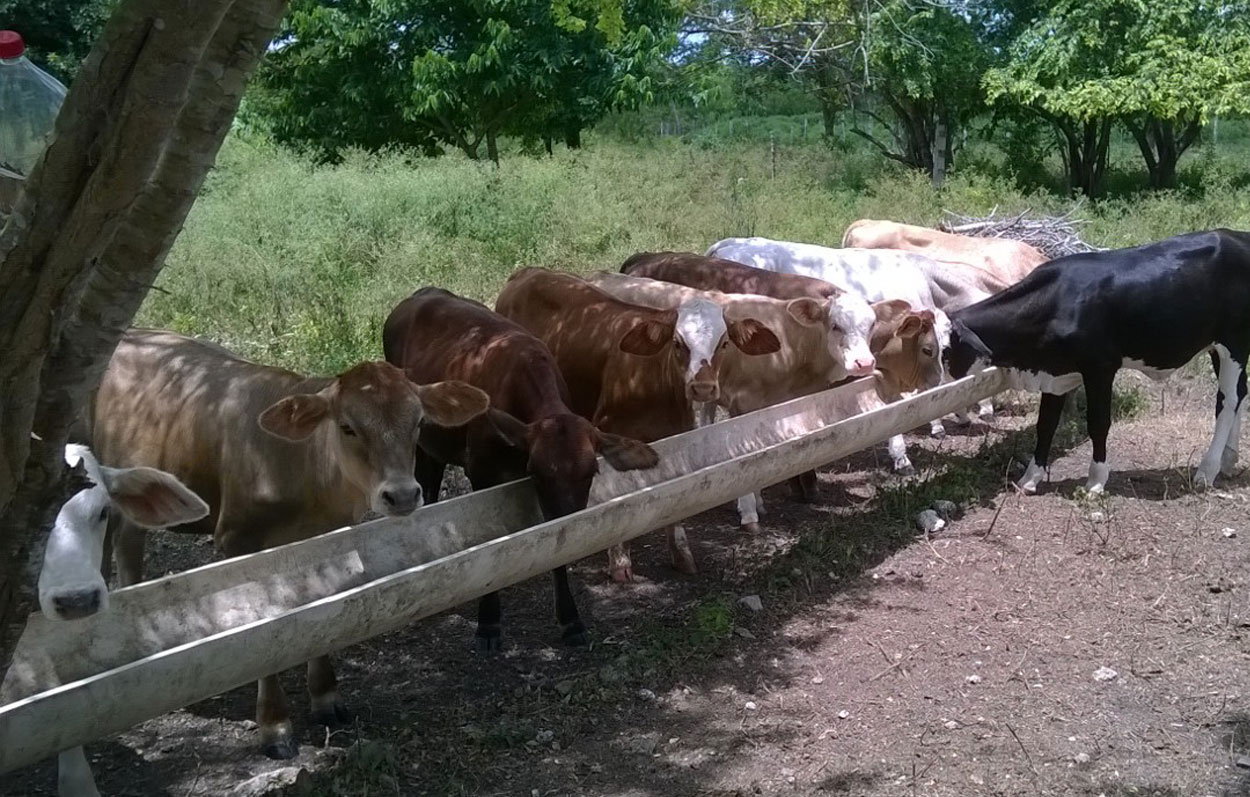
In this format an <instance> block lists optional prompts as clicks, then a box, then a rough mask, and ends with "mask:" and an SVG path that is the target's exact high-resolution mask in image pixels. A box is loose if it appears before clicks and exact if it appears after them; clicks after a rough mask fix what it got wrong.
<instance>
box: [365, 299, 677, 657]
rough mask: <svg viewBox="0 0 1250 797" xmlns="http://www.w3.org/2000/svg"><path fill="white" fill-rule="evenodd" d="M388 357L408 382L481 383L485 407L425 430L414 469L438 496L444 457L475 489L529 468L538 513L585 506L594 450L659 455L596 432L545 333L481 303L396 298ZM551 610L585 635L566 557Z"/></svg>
mask: <svg viewBox="0 0 1250 797" xmlns="http://www.w3.org/2000/svg"><path fill="white" fill-rule="evenodd" d="M382 348H383V351H384V352H385V354H386V359H387V361H388V362H391V363H394V364H395V365H398V366H400V367H401V368H403V369H404V372H405V373H407V374H408V377H409V378H410V379H412V380H413V381H414V382H430V381H436V380H443V379H457V380H460V381H464V382H468V383H469V384H471V385H473V386H474V387H478V388H481V389H482V390H485V391H486V393H487V394H488V395H489V396H490V401H491V408H490V410H488V411H487V413H486V415H483V416H482V417H479V418H475V419H474V420H472V421H470V422H469V423H468V424H466V425H465V426H462V427H458V428H455V429H439V428H429V429H425V430H423V431H422V433H421V438H420V444H421V449H422V450H421V451H418V452H417V474H418V479H419V480H420V482H421V486H422V488H423V489H424V491H425V495H426V497H427V498H428V499H429V500H431V501H433V500H436V499H437V497H438V488H439V484H440V483H441V482H442V479H443V470H444V468H445V466H446V465H448V464H452V465H459V466H461V467H463V468H464V469H465V473H466V475H467V476H468V477H469V481H470V482H471V483H472V485H473V488H474V489H481V488H484V487H490V486H492V485H496V484H503V483H504V482H508V481H512V480H514V479H520V478H523V477H524V476H526V475H529V476H531V477H533V481H534V489H535V491H536V492H537V493H538V503H539V505H540V506H541V507H542V511H543V517H545V518H546V519H548V520H551V519H554V518H557V517H563V516H564V515H568V514H572V513H573V512H577V511H579V510H581V509H585V508H586V501H587V499H588V498H589V497H590V485H591V482H593V481H594V477H595V473H597V472H598V470H599V468H598V462H597V460H596V458H595V454H596V453H598V454H601V455H602V456H603V458H604V459H606V460H607V461H608V464H610V465H611V466H612V467H614V468H616V469H617V470H637V469H640V468H652V467H655V465H656V464H657V463H658V462H659V457H658V456H657V455H656V453H655V451H653V450H652V449H651V447H650V446H649V445H647V444H646V443H642V442H639V441H637V440H633V439H630V438H628V437H620V436H619V435H614V434H609V433H608V432H601V431H599V430H598V429H596V428H595V427H594V426H593V425H592V424H591V423H590V421H588V420H586V419H585V418H583V417H582V416H580V415H576V414H574V413H573V411H572V410H570V409H569V390H568V387H566V386H565V384H564V377H562V376H561V375H560V369H559V367H558V366H557V365H556V361H555V358H554V357H552V356H551V352H550V351H548V350H547V347H546V346H545V345H543V342H542V341H540V340H539V339H538V338H536V337H534V336H533V335H531V334H530V333H529V332H527V331H526V330H525V329H524V328H522V327H521V326H520V325H519V324H517V323H516V322H514V321H510V320H508V319H507V318H504V317H503V316H501V315H499V314H498V313H496V312H494V311H493V310H491V309H490V308H488V307H487V306H486V305H484V304H481V303H480V302H475V301H473V300H472V299H466V298H463V297H461V296H457V295H455V294H454V293H451V292H449V291H445V290H443V289H442V288H422V289H420V290H418V291H417V292H416V293H414V294H412V296H410V297H408V298H407V299H405V300H404V301H402V302H400V303H399V305H398V306H396V307H395V309H394V310H392V311H391V314H390V316H389V317H388V318H387V319H386V324H385V325H384V326H383V328H382ZM552 575H553V576H554V580H555V592H556V619H557V620H558V622H559V623H560V628H561V632H562V637H563V640H564V642H565V643H566V644H569V645H581V644H585V643H586V629H585V626H583V625H582V621H581V619H580V618H579V617H578V613H577V604H576V603H575V602H574V600H573V594H572V592H570V591H569V581H568V573H567V570H566V568H565V567H564V566H560V567H558V568H556V569H555V570H554V571H552ZM500 636H501V609H500V602H499V593H497V592H492V593H491V594H489V595H486V596H484V597H483V598H482V600H481V602H480V603H479V604H478V620H477V633H476V635H475V640H476V645H477V648H478V650H480V651H484V652H490V651H497V650H499V648H500Z"/></svg>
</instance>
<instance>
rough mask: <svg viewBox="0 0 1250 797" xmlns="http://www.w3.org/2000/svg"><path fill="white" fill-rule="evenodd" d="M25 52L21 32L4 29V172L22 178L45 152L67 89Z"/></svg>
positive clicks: (0, 127)
mask: <svg viewBox="0 0 1250 797" xmlns="http://www.w3.org/2000/svg"><path fill="white" fill-rule="evenodd" d="M25 52H26V45H25V43H24V42H23V41H22V37H21V36H19V35H18V34H17V33H16V32H15V31H11V30H0V175H3V176H5V177H16V178H18V179H24V178H25V177H26V175H27V174H29V173H30V170H31V168H33V167H34V165H35V161H37V160H39V156H40V155H41V154H43V150H44V147H46V146H47V145H48V141H49V139H50V138H51V136H52V126H53V124H54V123H55V122H56V115H57V113H58V112H59V111H60V110H61V103H62V102H63V101H64V100H65V93H66V92H65V86H63V85H61V82H60V81H58V80H57V79H56V78H54V77H52V76H51V75H49V74H48V73H47V72H44V71H43V70H42V69H40V68H39V67H37V66H35V65H34V64H32V63H31V62H30V61H29V60H28V59H27V58H26V56H25V55H24V53H25Z"/></svg>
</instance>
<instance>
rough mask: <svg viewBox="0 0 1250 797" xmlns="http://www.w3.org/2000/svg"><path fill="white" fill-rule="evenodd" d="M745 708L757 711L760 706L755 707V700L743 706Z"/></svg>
mask: <svg viewBox="0 0 1250 797" xmlns="http://www.w3.org/2000/svg"><path fill="white" fill-rule="evenodd" d="M743 708H745V709H746V710H747V711H755V710H756V709H757V708H759V706H757V705H755V701H754V700H748V701H747V702H746V705H745V706H743Z"/></svg>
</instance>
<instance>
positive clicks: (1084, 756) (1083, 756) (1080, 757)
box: [1072, 753, 1089, 766]
mask: <svg viewBox="0 0 1250 797" xmlns="http://www.w3.org/2000/svg"><path fill="white" fill-rule="evenodd" d="M1072 760H1073V761H1075V762H1076V763H1077V765H1078V766H1085V765H1086V764H1088V763H1089V753H1077V754H1076V755H1074V756H1072Z"/></svg>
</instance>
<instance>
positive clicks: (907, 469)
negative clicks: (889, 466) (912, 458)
mask: <svg viewBox="0 0 1250 797" xmlns="http://www.w3.org/2000/svg"><path fill="white" fill-rule="evenodd" d="M894 475H895V476H903V477H906V476H915V475H916V467H915V466H914V465H912V464H911V463H910V462H908V463H907V464H906V465H896V466H895V467H894Z"/></svg>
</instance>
